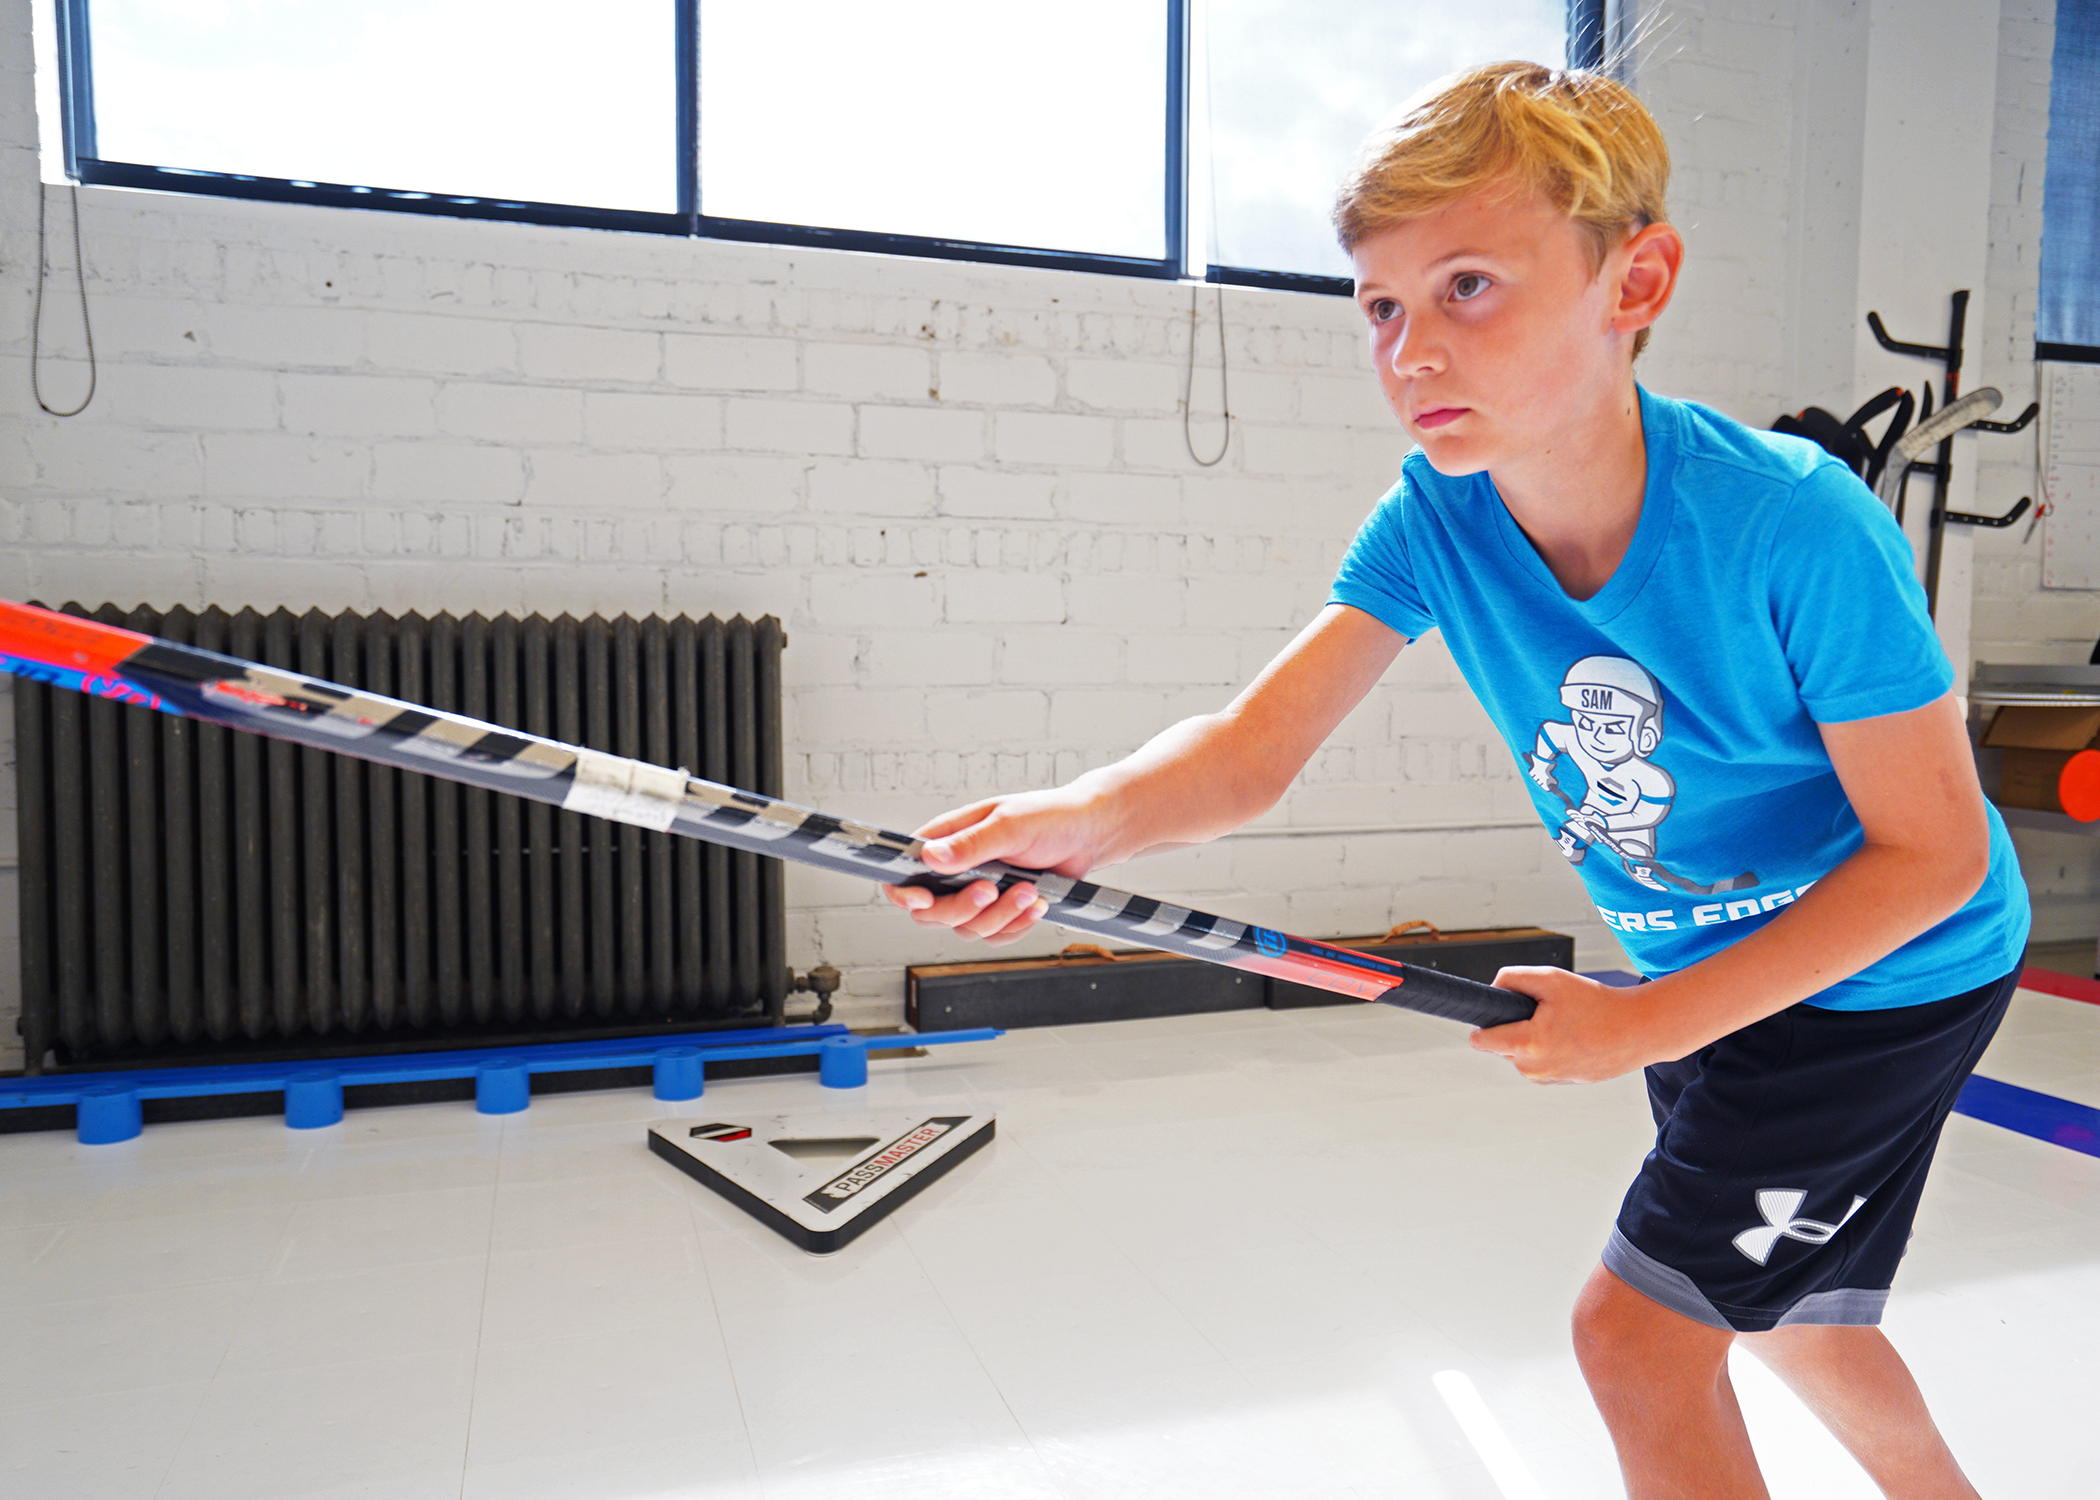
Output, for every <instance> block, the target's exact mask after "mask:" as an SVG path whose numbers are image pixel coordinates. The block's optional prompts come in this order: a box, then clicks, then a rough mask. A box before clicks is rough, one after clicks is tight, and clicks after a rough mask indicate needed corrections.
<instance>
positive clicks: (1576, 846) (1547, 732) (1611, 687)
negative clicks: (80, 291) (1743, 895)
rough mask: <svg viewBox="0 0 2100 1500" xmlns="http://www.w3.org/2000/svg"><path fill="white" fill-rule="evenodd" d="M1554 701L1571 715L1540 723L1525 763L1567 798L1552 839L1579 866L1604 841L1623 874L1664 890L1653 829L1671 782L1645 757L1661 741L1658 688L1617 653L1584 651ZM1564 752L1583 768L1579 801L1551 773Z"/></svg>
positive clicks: (1672, 789)
mask: <svg viewBox="0 0 2100 1500" xmlns="http://www.w3.org/2000/svg"><path fill="white" fill-rule="evenodd" d="M1560 701H1561V702H1562V703H1564V704H1566V705H1567V707H1568V708H1569V710H1570V711H1571V712H1570V717H1569V718H1568V719H1567V720H1566V721H1562V720H1558V719H1548V720H1547V721H1546V722H1545V723H1543V724H1541V725H1539V738H1538V744H1537V746H1536V747H1535V748H1534V749H1533V750H1532V752H1531V763H1530V765H1529V766H1528V767H1527V769H1528V770H1529V772H1530V774H1531V779H1532V780H1533V781H1535V782H1537V783H1538V784H1539V785H1540V786H1541V787H1542V788H1544V789H1545V790H1546V791H1549V792H1552V793H1553V794H1555V795H1556V796H1558V797H1559V798H1560V800H1561V801H1562V802H1564V803H1566V804H1567V808H1568V820H1567V822H1566V823H1564V824H1562V825H1561V830H1560V833H1559V835H1558V836H1557V838H1556V840H1555V842H1557V843H1558V844H1559V845H1560V852H1561V853H1563V854H1565V855H1566V856H1567V857H1568V862H1569V863H1570V864H1577V865H1579V864H1581V863H1582V862H1583V860H1584V859H1586V858H1587V857H1588V856H1589V852H1590V846H1591V845H1593V844H1602V845H1603V846H1604V847H1605V848H1606V849H1609V850H1610V851H1611V852H1612V853H1614V854H1616V855H1618V857H1619V860H1620V862H1621V863H1622V864H1624V865H1625V867H1626V873H1627V874H1628V875H1631V876H1632V877H1633V878H1634V879H1635V880H1637V881H1639V882H1640V883H1641V884H1642V885H1645V886H1647V887H1649V888H1650V889H1651V890H1658V891H1659V890H1663V889H1665V887H1664V885H1663V882H1662V880H1661V879H1658V878H1657V876H1658V874H1661V875H1662V876H1663V878H1665V879H1667V878H1669V876H1668V873H1667V872H1666V871H1661V870H1659V867H1658V866H1657V865H1656V864H1655V830H1656V826H1657V825H1658V824H1660V823H1661V822H1662V820H1663V819H1664V818H1667V817H1668V816H1669V815H1670V803H1671V800H1672V799H1673V798H1674V797H1675V796H1676V795H1677V783H1676V782H1675V781H1673V780H1672V779H1671V778H1670V773H1669V772H1668V771H1665V770H1664V769H1663V768H1662V767H1661V766H1659V765H1657V764H1655V762H1654V761H1652V760H1650V759H1649V758H1648V757H1650V756H1651V755H1653V754H1654V753H1655V749H1656V747H1657V746H1658V745H1660V744H1661V743H1662V737H1663V698H1662V688H1661V686H1660V685H1658V684H1657V682H1656V680H1655V679H1654V678H1653V677H1652V676H1650V675H1649V674H1648V672H1647V670H1646V669H1645V668H1643V667H1642V666H1641V665H1640V664H1639V663H1637V662H1632V661H1628V660H1627V659H1626V658H1625V657H1623V656H1585V657H1584V658H1583V659H1582V660H1581V661H1578V662H1577V663H1575V665H1574V666H1572V667H1570V668H1568V675H1567V676H1566V677H1564V678H1563V679H1562V680H1561V685H1560ZM1563 755H1565V756H1567V757H1568V759H1570V760H1572V761H1573V762H1575V767H1576V769H1577V770H1579V771H1581V772H1582V779H1583V782H1584V791H1583V794H1582V801H1581V802H1579V803H1578V802H1576V801H1575V800H1574V799H1573V798H1571V797H1569V796H1568V795H1567V793H1565V792H1563V791H1561V789H1560V784H1559V782H1558V781H1556V780H1555V779H1554V775H1553V765H1554V762H1555V761H1556V760H1557V759H1558V758H1559V757H1561V756H1563ZM1671 883H1672V884H1680V885H1681V884H1682V882H1678V881H1674V880H1673V881H1672V882H1671Z"/></svg>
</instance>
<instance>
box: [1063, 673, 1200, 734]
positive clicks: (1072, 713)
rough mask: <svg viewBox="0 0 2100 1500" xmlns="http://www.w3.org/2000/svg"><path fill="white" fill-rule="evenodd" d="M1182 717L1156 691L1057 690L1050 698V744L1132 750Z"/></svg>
mask: <svg viewBox="0 0 2100 1500" xmlns="http://www.w3.org/2000/svg"><path fill="white" fill-rule="evenodd" d="M1182 717H1184V716H1183V715H1180V714H1177V713H1175V712H1174V701H1173V697H1172V695H1171V694H1169V693H1166V692H1164V691H1162V690H1161V689H1158V688H1093V689H1087V688H1060V689H1059V690H1058V691H1057V692H1055V693H1053V694H1052V695H1051V697H1050V734H1049V741H1050V743H1051V744H1054V745H1098V746H1129V747H1135V746H1137V745H1140V744H1142V743H1144V742H1145V741H1146V740H1149V739H1150V738H1152V736H1153V735H1155V734H1158V733H1159V732H1160V731H1161V730H1162V729H1164V728H1166V727H1167V726H1168V725H1169V724H1173V723H1176V722H1178V721H1179V720H1180V719H1181V718H1182Z"/></svg>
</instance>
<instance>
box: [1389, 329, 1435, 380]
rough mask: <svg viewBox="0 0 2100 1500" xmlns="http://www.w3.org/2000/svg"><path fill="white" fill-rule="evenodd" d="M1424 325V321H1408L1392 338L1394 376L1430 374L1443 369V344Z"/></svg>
mask: <svg viewBox="0 0 2100 1500" xmlns="http://www.w3.org/2000/svg"><path fill="white" fill-rule="evenodd" d="M1425 324H1426V320H1423V319H1410V320H1409V321H1408V324H1407V326H1406V327H1405V328H1403V329H1401V330H1400V332H1399V334H1398V335H1396V336H1395V337H1394V339H1393V351H1392V355H1391V361H1392V369H1393V373H1394V374H1396V375H1419V374H1430V373H1434V372H1436V371H1438V370H1441V369H1443V367H1444V348H1443V343H1442V341H1441V340H1440V339H1437V338H1435V337H1434V336H1433V332H1432V330H1431V329H1429V328H1428V327H1427V326H1425Z"/></svg>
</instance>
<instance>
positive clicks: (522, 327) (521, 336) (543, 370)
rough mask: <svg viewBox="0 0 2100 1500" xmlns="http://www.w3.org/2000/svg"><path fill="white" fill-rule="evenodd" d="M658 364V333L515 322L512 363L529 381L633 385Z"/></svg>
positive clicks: (650, 375) (645, 378) (653, 371)
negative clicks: (515, 347)
mask: <svg viewBox="0 0 2100 1500" xmlns="http://www.w3.org/2000/svg"><path fill="white" fill-rule="evenodd" d="M663 362H664V349H663V343H662V338H661V336H660V335H658V334H654V333H639V332H635V331H633V330H630V329H625V328H577V327H569V326H566V325H563V324H559V323H520V324H518V325H517V367H518V370H519V371H520V373H522V374H524V375H525V376H527V377H528V378H530V379H534V380H559V381H567V382H571V383H574V384H578V385H581V384H584V383H586V382H592V381H601V380H603V381H617V382H620V383H622V384H628V385H633V384H640V383H644V382H648V381H653V380H655V379H656V377H657V372H658V371H659V370H660V369H661V368H662V366H663Z"/></svg>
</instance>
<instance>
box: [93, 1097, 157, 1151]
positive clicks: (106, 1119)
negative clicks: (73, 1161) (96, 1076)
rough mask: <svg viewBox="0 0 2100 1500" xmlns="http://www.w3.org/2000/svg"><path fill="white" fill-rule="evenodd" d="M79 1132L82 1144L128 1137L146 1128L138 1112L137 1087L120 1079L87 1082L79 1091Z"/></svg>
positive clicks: (104, 1144)
mask: <svg viewBox="0 0 2100 1500" xmlns="http://www.w3.org/2000/svg"><path fill="white" fill-rule="evenodd" d="M78 1109H79V1111H80V1123H79V1127H78V1129H79V1134H80V1144H81V1145H83V1146H108V1145H113V1144H115V1143H116V1142H118V1141H128V1140H130V1139H131V1138H132V1137H133V1136H135V1135H137V1134H138V1133H139V1132H140V1131H141V1130H144V1129H145V1128H146V1125H145V1121H144V1120H143V1119H141V1118H140V1113H139V1091H138V1089H137V1088H136V1087H133V1086H131V1085H127V1084H121V1083H97V1084H91V1085H89V1086H88V1087H87V1088H84V1089H82V1090H81V1091H80V1102H79V1105H78Z"/></svg>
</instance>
